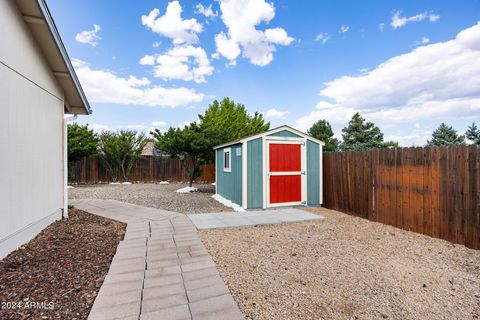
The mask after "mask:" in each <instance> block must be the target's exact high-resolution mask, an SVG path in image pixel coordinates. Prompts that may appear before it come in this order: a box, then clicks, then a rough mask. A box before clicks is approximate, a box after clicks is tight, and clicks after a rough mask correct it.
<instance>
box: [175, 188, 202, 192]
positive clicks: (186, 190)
mask: <svg viewBox="0 0 480 320" xmlns="http://www.w3.org/2000/svg"><path fill="white" fill-rule="evenodd" d="M197 191H198V189H197V188H195V187H185V188H181V189H178V190H177V191H176V192H178V193H191V192H197Z"/></svg>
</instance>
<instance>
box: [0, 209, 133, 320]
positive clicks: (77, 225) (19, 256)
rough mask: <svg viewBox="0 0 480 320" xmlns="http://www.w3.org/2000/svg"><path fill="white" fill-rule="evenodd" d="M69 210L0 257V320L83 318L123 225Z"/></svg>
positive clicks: (107, 265) (121, 233)
mask: <svg viewBox="0 0 480 320" xmlns="http://www.w3.org/2000/svg"><path fill="white" fill-rule="evenodd" d="M69 213H70V218H69V219H67V220H61V221H57V222H55V223H53V224H51V225H50V226H48V227H47V228H45V229H44V230H43V231H42V232H41V233H40V234H39V235H37V236H36V237H35V238H34V239H33V240H31V241H30V242H29V243H27V244H26V245H24V246H22V247H21V248H20V249H18V250H16V251H14V252H12V253H10V254H9V255H8V256H7V257H5V258H4V259H3V260H1V261H0V302H1V304H2V305H1V309H0V319H70V320H73V319H77V320H79V319H87V317H88V313H89V312H90V309H91V307H92V305H93V301H94V300H95V297H96V296H97V293H98V290H99V289H100V286H101V285H102V283H103V279H104V278H105V275H106V274H107V272H108V269H109V267H110V263H111V261H112V258H113V256H114V255H115V251H116V250H117V246H118V243H119V242H120V240H121V239H122V238H123V236H124V234H125V224H123V223H120V222H117V221H113V220H110V219H107V218H103V217H99V216H96V215H92V214H89V213H86V212H83V211H80V210H75V209H71V210H70V212H69Z"/></svg>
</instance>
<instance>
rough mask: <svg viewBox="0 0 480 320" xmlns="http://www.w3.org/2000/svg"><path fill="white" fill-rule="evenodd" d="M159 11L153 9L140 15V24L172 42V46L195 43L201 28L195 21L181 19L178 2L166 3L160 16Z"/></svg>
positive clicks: (180, 9) (180, 8)
mask: <svg viewBox="0 0 480 320" xmlns="http://www.w3.org/2000/svg"><path fill="white" fill-rule="evenodd" d="M159 15H160V10H158V9H153V10H152V11H151V12H150V13H149V14H148V15H142V24H143V25H144V26H147V27H148V28H150V29H151V30H152V31H153V32H155V33H158V34H160V35H162V36H164V37H167V38H170V39H172V40H173V43H174V44H182V43H196V42H198V35H197V34H198V33H200V32H202V30H203V27H202V25H201V24H200V23H198V22H197V20H196V19H185V20H184V19H182V7H181V6H180V3H179V2H178V1H171V2H169V3H168V6H167V10H166V12H165V14H164V15H163V16H160V17H159Z"/></svg>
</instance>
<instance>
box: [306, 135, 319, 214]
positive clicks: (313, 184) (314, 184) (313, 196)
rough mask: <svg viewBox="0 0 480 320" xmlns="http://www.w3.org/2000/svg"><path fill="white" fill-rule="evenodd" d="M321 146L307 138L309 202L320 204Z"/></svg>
mask: <svg viewBox="0 0 480 320" xmlns="http://www.w3.org/2000/svg"><path fill="white" fill-rule="evenodd" d="M320 149H321V146H320V145H319V144H318V143H316V142H313V141H310V140H307V204H308V205H320V204H321V202H320V191H321V190H320V188H321V186H320V164H321V163H320V157H321V152H320Z"/></svg>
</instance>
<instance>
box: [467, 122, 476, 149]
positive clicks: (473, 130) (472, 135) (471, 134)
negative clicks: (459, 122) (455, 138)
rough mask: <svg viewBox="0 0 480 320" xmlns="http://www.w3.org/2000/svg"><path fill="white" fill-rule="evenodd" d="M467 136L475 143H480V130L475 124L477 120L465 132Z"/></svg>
mask: <svg viewBox="0 0 480 320" xmlns="http://www.w3.org/2000/svg"><path fill="white" fill-rule="evenodd" d="M465 137H467V139H468V140H470V141H472V142H473V144H476V145H480V130H479V129H478V128H477V126H476V125H475V122H474V123H472V125H471V126H469V127H468V129H467V132H465Z"/></svg>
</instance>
